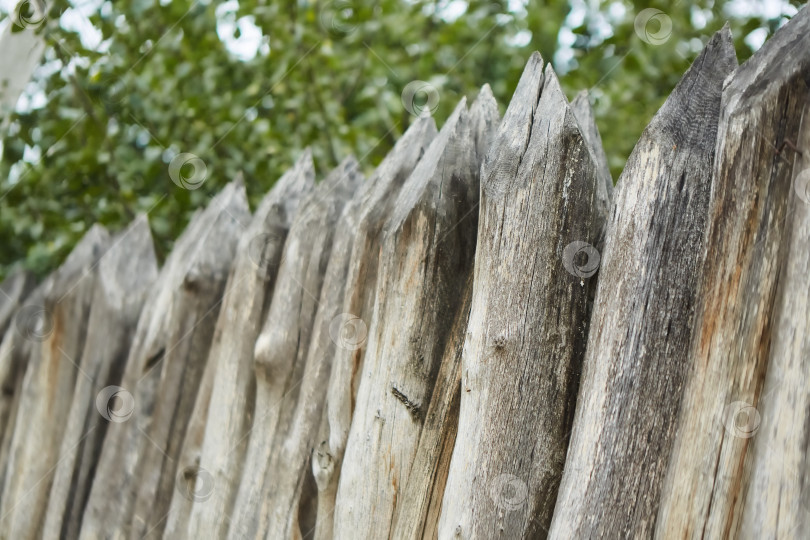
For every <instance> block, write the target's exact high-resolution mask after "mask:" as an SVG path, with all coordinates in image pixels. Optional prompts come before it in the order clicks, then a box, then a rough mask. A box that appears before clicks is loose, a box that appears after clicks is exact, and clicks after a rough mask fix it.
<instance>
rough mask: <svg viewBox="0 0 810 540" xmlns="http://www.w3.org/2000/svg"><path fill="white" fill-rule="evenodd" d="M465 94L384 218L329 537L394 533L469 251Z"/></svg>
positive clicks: (472, 174)
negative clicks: (371, 305)
mask: <svg viewBox="0 0 810 540" xmlns="http://www.w3.org/2000/svg"><path fill="white" fill-rule="evenodd" d="M471 127H472V126H471V123H470V117H469V112H468V111H467V105H466V99H462V100H461V102H460V103H459V104H458V106H457V107H456V109H455V111H454V112H453V114H452V115H451V116H450V118H448V120H447V122H446V124H445V125H444V127H443V128H442V130H441V131H440V132H439V135H438V136H437V137H436V138H435V139H434V140H433V142H432V143H431V144H430V146H429V147H428V149H427V151H426V153H425V156H424V157H423V158H422V159H421V160H420V161H419V163H418V164H417V165H416V167H415V168H414V170H413V173H411V176H410V177H409V178H408V180H407V181H406V182H405V184H404V186H403V187H402V190H401V192H400V194H399V197H398V198H397V201H396V203H395V205H394V212H393V214H392V216H391V217H390V218H389V220H388V221H387V222H386V224H385V227H384V230H383V235H382V238H381V242H380V260H379V270H378V276H377V291H376V293H375V304H374V311H373V317H372V319H371V322H370V324H369V326H368V350H367V352H366V361H365V362H364V364H363V370H362V372H361V375H360V386H359V388H358V391H357V403H356V408H355V413H354V416H353V417H352V424H351V429H350V431H349V438H348V442H347V444H346V454H345V456H344V460H343V468H342V470H341V474H340V482H339V484H338V492H337V499H336V506H335V516H334V535H335V538H378V537H383V538H384V537H387V536H389V534H390V529H391V525H392V520H393V516H394V512H395V511H396V505H397V501H398V496H399V491H400V490H401V488H402V486H403V485H404V484H405V483H407V481H408V478H409V474H410V470H411V465H412V460H413V454H414V452H415V450H416V447H417V445H418V443H419V435H420V433H421V429H422V424H423V423H424V419H425V418H424V414H425V410H426V409H427V407H428V404H429V402H430V397H431V395H432V392H433V386H434V384H435V382H436V376H437V374H438V370H439V362H440V361H441V358H442V353H443V352H444V348H445V343H446V341H447V339H448V336H449V331H450V328H451V325H452V323H453V319H454V318H455V313H456V311H457V310H458V308H459V303H460V300H461V292H462V290H463V287H464V281H465V277H466V275H467V274H468V273H469V272H471V270H472V262H473V258H474V255H475V237H476V223H477V220H476V215H475V214H476V212H475V210H476V209H477V206H478V191H479V182H478V178H479V161H478V157H477V155H476V151H475V138H474V134H473V132H472V130H471Z"/></svg>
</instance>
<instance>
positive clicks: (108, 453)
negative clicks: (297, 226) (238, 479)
mask: <svg viewBox="0 0 810 540" xmlns="http://www.w3.org/2000/svg"><path fill="white" fill-rule="evenodd" d="M248 215H249V214H248V209H247V200H246V196H245V191H244V187H243V186H241V185H236V184H234V183H231V184H228V186H226V187H225V189H223V191H222V192H221V193H219V194H218V195H217V196H216V197H214V199H213V200H212V201H211V202H210V203H209V205H208V207H207V208H206V209H205V210H204V211H201V212H200V211H198V212H197V213H196V214H195V215H194V216H193V217H192V219H191V222H190V223H189V225H188V227H187V228H186V230H185V231H184V232H183V234H182V235H181V236H180V238H178V240H177V242H175V245H174V249H173V250H172V252H171V254H170V255H169V257H168V258H167V260H166V263H165V265H164V267H163V268H162V269H161V272H160V275H159V276H158V279H157V280H156V282H155V284H154V286H153V287H152V290H151V291H150V293H149V296H148V298H147V300H146V303H145V304H144V308H143V310H142V311H141V316H140V318H139V320H138V327H137V329H136V331H135V337H134V339H133V343H132V348H131V350H130V353H129V356H128V358H127V362H126V368H125V370H124V375H123V377H122V382H121V387H120V389H119V390H118V391H117V394H115V397H117V398H118V399H119V407H118V409H117V410H116V411H113V413H112V414H110V421H111V422H112V423H111V424H110V425H109V426H108V428H107V435H106V438H105V440H104V445H103V447H102V452H101V456H100V458H99V463H98V466H97V468H96V474H95V480H94V482H93V486H92V488H91V491H90V497H89V499H88V502H87V505H86V507H85V512H84V517H83V520H82V528H81V533H80V538H93V539H95V538H109V537H113V538H124V537H130V536H136V535H138V534H140V536H139V537H142V536H144V535H145V534H146V533H149V534H156V533H157V534H159V532H160V529H161V523H162V521H160V518H164V517H165V513H166V509H167V506H168V503H169V501H168V500H159V499H158V497H157V490H156V487H157V485H156V484H157V482H156V481H155V480H156V477H155V469H157V468H158V467H163V465H164V459H166V456H165V455H158V457H157V458H154V457H153V456H154V454H153V449H154V450H157V448H158V445H159V447H160V449H161V450H162V451H163V452H166V453H167V454H168V453H169V452H171V451H173V450H174V446H173V444H176V443H175V441H176V440H177V438H180V440H182V435H183V432H184V430H185V422H184V419H183V414H182V413H183V411H184V407H186V406H188V405H187V403H188V401H189V400H190V399H191V400H192V401H191V402H192V403H193V397H194V396H193V395H187V394H194V393H195V391H196V383H197V381H196V380H195V377H198V375H197V373H199V371H198V370H200V368H201V367H202V366H198V365H197V364H201V363H202V362H201V361H200V360H201V359H203V360H204V359H205V358H206V356H207V352H208V347H209V345H210V343H211V339H212V335H213V327H214V323H215V322H216V317H217V313H218V308H219V304H220V300H221V296H222V289H223V287H224V285H225V278H226V276H227V272H228V271H229V268H230V264H231V260H232V256H233V251H234V248H235V245H236V241H237V238H238V234H239V232H240V230H241V229H242V225H240V223H239V221H241V222H243V223H244V222H246V221H247V219H248ZM186 367H187V368H188V369H187V370H186V375H185V377H186V381H187V386H186V385H185V384H184V385H183V386H185V387H186V388H187V389H188V390H187V394H186V393H184V394H181V395H178V388H177V387H174V388H172V387H171V385H170V384H169V383H171V382H178V381H177V379H176V375H177V371H181V373H182V369H183V368H186ZM158 387H160V392H161V394H160V395H158ZM183 396H185V397H183ZM166 401H168V404H169V406H168V407H167V406H163V405H161V403H162V402H166ZM172 417H174V419H175V426H174V428H173V429H174V431H173V432H172V433H171V434H167V433H166V431H165V430H164V428H165V426H166V424H167V422H168V421H170V420H171V419H172ZM173 459H175V460H176V456H175V457H174V458H173ZM148 460H151V461H148ZM144 461H148V463H146V464H144ZM166 469H167V470H170V469H171V463H169V464H168V466H167V467H166ZM167 474H168V475H169V476H170V478H171V479H172V480H173V479H174V474H173V471H171V472H170V473H167ZM146 488H150V489H152V490H153V493H154V494H155V495H154V497H153V500H152V502H153V503H154V505H155V508H157V507H161V508H163V515H161V516H159V517H158V518H157V523H156V524H154V523H153V522H152V521H151V520H152V518H153V515H152V514H151V512H150V513H149V514H147V515H137V516H134V507H135V502H136V496H137V495H138V492H139V490H140V489H146ZM147 521H148V522H149V523H153V524H152V525H150V526H151V527H154V530H151V531H150V530H148V529H144V527H145V523H146V522H147Z"/></svg>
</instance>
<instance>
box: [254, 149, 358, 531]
mask: <svg viewBox="0 0 810 540" xmlns="http://www.w3.org/2000/svg"><path fill="white" fill-rule="evenodd" d="M352 167H354V164H353V163H352ZM341 174H344V175H345V174H355V175H359V174H360V173H359V172H357V171H355V170H353V169H350V170H347V171H343V172H342V173H341ZM362 187H363V188H365V189H368V188H369V187H371V185H370V184H368V183H366V184H364V185H363V186H362ZM363 191H364V189H361V190H360V192H359V193H358V194H357V195H355V196H354V197H353V198H352V199H351V200H350V201H349V202H348V203H347V204H346V206H345V207H344V209H343V213H342V215H341V216H340V220H339V221H338V222H337V226H336V227H335V234H334V238H333V240H332V246H331V251H330V256H329V263H328V264H327V266H326V272H325V274H324V279H323V285H322V287H321V292H320V298H319V300H318V309H317V312H316V313H315V319H314V322H313V325H312V338H311V344H310V346H309V350H308V352H307V357H306V359H305V365H304V369H303V379H302V380H301V385H300V389H299V390H298V393H297V395H295V394H294V393H290V394H289V395H288V396H286V397H285V399H282V403H281V408H282V409H286V410H287V411H292V414H291V417H290V422H289V426H285V428H284V429H281V426H279V429H277V430H276V434H275V436H274V437H273V443H272V447H271V449H270V461H269V469H268V470H269V471H273V474H272V476H271V477H269V478H268V480H269V481H270V485H265V487H264V489H265V494H264V500H265V501H266V502H265V506H266V508H267V510H266V512H267V517H266V518H264V519H263V521H266V523H267V529H266V530H263V531H260V532H259V534H258V535H257V536H259V537H264V538H278V539H281V538H304V537H306V536H307V533H310V532H311V531H312V530H313V528H314V523H315V521H314V520H315V508H316V504H315V503H316V497H315V493H316V489H315V481H314V478H313V477H312V474H311V466H310V456H311V453H312V447H313V445H314V442H315V437H316V436H317V430H318V427H319V425H320V419H321V415H322V411H323V405H324V402H325V401H326V399H325V397H326V387H327V384H328V382H329V373H330V370H331V365H332V358H333V356H334V353H335V344H336V343H337V342H340V341H339V340H340V339H341V338H345V335H342V334H341V332H342V331H345V330H346V328H345V325H346V324H347V323H348V324H351V322H350V321H346V320H345V317H343V316H342V315H341V313H340V310H341V308H342V307H343V296H344V287H345V284H346V270H347V268H348V264H349V258H350V257H351V247H352V242H353V241H354V233H355V229H356V227H357V218H358V215H359V213H360V211H361V209H362V207H361V200H362V199H363ZM293 397H294V399H293ZM288 414H289V413H288ZM282 415H284V412H282Z"/></svg>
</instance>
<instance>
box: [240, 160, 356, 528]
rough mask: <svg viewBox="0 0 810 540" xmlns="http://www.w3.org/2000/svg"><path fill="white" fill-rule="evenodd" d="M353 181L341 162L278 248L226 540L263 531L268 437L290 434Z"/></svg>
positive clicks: (270, 476) (350, 163) (349, 166)
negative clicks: (294, 405)
mask: <svg viewBox="0 0 810 540" xmlns="http://www.w3.org/2000/svg"><path fill="white" fill-rule="evenodd" d="M360 178H361V176H360V175H359V174H358V171H357V162H356V161H355V160H354V158H347V159H346V160H344V161H343V163H341V164H340V165H339V166H338V167H337V168H336V169H335V170H334V171H332V172H331V173H330V174H329V175H328V176H327V177H326V178H325V179H324V181H323V182H321V183H320V184H319V185H318V187H317V188H316V189H315V191H313V192H312V193H311V194H310V195H309V196H307V197H306V199H304V201H303V202H302V203H301V208H300V209H299V211H298V215H297V216H296V217H295V220H294V221H293V225H292V228H291V229H290V234H289V235H288V236H287V241H286V243H285V244H284V253H283V255H282V257H281V263H280V266H279V270H278V277H277V282H276V287H275V289H274V290H273V298H272V300H271V303H270V309H269V311H268V314H267V318H266V319H265V320H264V323H263V326H262V330H261V332H260V334H259V337H258V339H257V341H256V347H255V349H254V359H255V376H256V406H255V410H254V415H253V428H252V429H251V432H250V439H249V443H248V449H247V454H246V458H245V464H244V467H243V471H244V472H243V474H242V480H241V482H240V484H239V491H238V494H237V497H236V502H235V504H234V507H233V511H232V514H231V525H230V529H229V531H228V537H229V538H233V539H235V540H236V539H241V538H255V537H257V536H258V535H260V534H261V533H262V532H263V531H265V530H267V527H268V522H267V519H268V517H269V516H268V515H267V512H266V511H265V501H266V498H267V493H268V491H269V490H271V489H272V486H273V483H274V482H275V475H276V473H277V471H275V470H272V469H271V468H270V467H269V461H270V458H271V451H272V447H273V438H274V436H275V435H276V432H277V430H278V432H279V433H283V432H284V430H286V429H288V427H289V422H290V417H291V415H292V412H293V411H292V410H291V409H290V407H285V404H288V403H290V402H292V403H294V402H295V399H297V396H298V394H299V389H300V385H301V380H302V378H303V368H304V363H305V361H306V357H307V352H308V350H309V348H310V346H311V337H312V331H313V328H312V327H313V321H314V318H315V312H316V310H317V307H318V295H319V294H320V291H321V285H322V284H323V279H324V274H325V271H326V265H327V263H328V261H329V253H330V250H331V248H332V239H333V237H334V228H335V224H336V223H337V220H338V218H339V217H340V214H341V212H342V211H343V207H344V206H345V205H346V203H347V202H348V200H349V199H351V197H352V196H353V194H354V192H355V190H356V189H357V186H358V184H359V181H360Z"/></svg>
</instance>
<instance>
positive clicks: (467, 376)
mask: <svg viewBox="0 0 810 540" xmlns="http://www.w3.org/2000/svg"><path fill="white" fill-rule="evenodd" d="M541 88H542V93H541ZM598 181H599V178H598V176H597V174H596V164H595V163H594V161H593V158H592V153H591V151H590V150H589V149H588V148H587V143H586V141H585V139H584V138H583V136H582V135H581V132H580V130H579V127H578V125H577V121H576V119H575V117H574V115H573V113H572V112H571V109H570V107H569V105H568V101H567V100H566V98H565V95H564V94H563V92H562V90H561V88H560V87H559V82H558V81H557V77H556V75H555V74H554V71H553V70H552V69H551V68H550V67H548V68H547V69H546V71H545V75H544V74H543V61H542V59H541V58H540V55H539V54H537V53H535V54H533V55H532V57H531V59H530V60H529V62H528V64H527V66H526V69H525V70H524V73H523V76H522V77H521V80H520V82H519V83H518V87H517V89H516V90H515V94H514V96H513V98H512V101H511V103H510V104H509V108H508V109H507V112H506V115H505V116H504V118H503V121H502V122H501V125H500V128H499V130H498V134H497V135H496V137H495V139H494V141H493V144H492V148H491V149H490V150H489V153H488V154H487V157H486V159H485V161H484V165H483V167H482V201H481V216H480V222H479V227H478V248H477V252H476V258H475V278H474V284H473V298H472V310H471V314H470V321H469V325H468V328H467V338H466V341H465V344H464V353H463V360H462V388H463V389H464V391H462V393H461V409H460V417H459V428H458V437H457V438H456V445H455V449H454V451H453V457H452V461H451V463H450V473H449V476H448V479H447V486H446V488H445V493H446V494H447V495H448V496H445V497H444V501H443V505H442V511H441V518H440V521H439V531H438V537H439V538H452V537H454V535H455V537H458V538H479V537H481V538H486V537H494V536H497V535H501V536H503V537H508V538H522V537H523V538H533V537H537V536H540V535H542V534H544V531H545V530H546V527H547V526H548V524H549V522H550V521H551V513H552V510H553V508H554V501H555V498H556V494H557V486H558V484H559V480H560V476H561V474H562V465H563V461H564V458H565V451H566V446H567V440H568V432H569V430H570V427H571V422H572V421H573V412H574V403H575V400H576V391H577V385H578V381H579V370H580V364H581V361H582V356H583V353H584V348H585V347H584V340H585V338H586V336H587V326H588V325H587V322H588V315H589V313H588V293H587V289H586V287H585V279H588V278H590V277H591V276H592V275H593V274H594V273H595V271H596V265H595V260H590V259H589V260H587V261H580V260H579V259H577V258H576V255H578V252H584V253H585V254H586V255H588V256H589V257H590V258H591V259H594V258H595V256H594V255H592V254H591V253H590V250H592V249H593V248H592V246H591V244H592V243H593V242H595V241H596V234H597V231H598V230H599V229H600V228H601V224H602V222H603V220H604V216H602V215H599V214H598V210H597V207H596V195H595V193H596V189H597V183H598ZM450 494H451V495H450Z"/></svg>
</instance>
